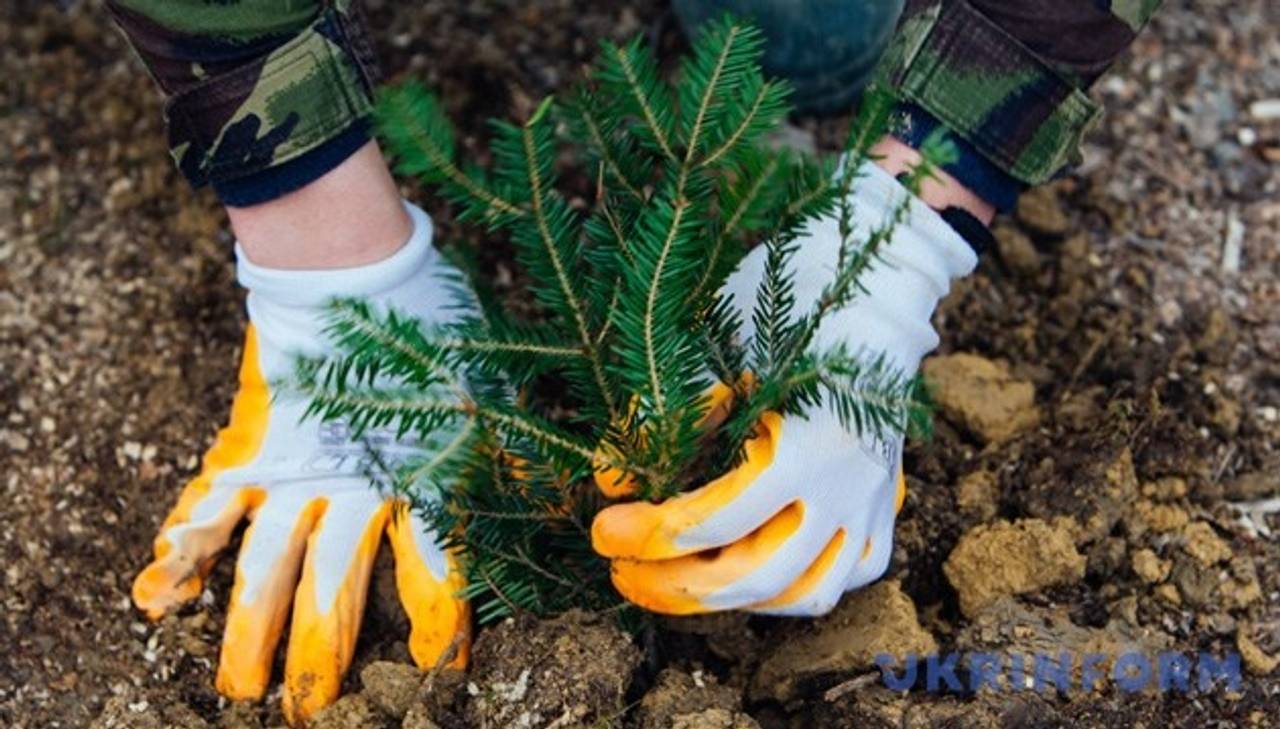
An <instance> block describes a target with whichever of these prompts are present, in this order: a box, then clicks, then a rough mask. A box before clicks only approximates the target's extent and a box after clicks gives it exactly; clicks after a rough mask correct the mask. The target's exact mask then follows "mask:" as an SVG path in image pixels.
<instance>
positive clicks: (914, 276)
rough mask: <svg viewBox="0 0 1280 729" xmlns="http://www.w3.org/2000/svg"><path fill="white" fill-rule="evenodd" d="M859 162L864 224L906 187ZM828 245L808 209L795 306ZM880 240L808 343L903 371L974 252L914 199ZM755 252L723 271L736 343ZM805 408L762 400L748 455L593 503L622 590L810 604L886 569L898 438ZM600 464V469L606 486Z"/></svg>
mask: <svg viewBox="0 0 1280 729" xmlns="http://www.w3.org/2000/svg"><path fill="white" fill-rule="evenodd" d="M860 172H861V174H862V179H860V180H859V181H858V183H857V184H856V186H855V190H854V192H853V193H852V195H853V197H854V200H853V205H854V209H855V212H856V216H857V218H858V222H859V225H860V226H861V232H862V233H864V234H865V232H866V231H867V230H868V229H869V228H875V227H878V226H879V225H880V224H881V223H882V222H884V221H887V220H888V219H889V218H890V216H891V215H892V214H893V211H894V209H895V208H896V206H897V205H898V204H899V203H900V202H901V201H902V200H903V199H905V198H906V197H907V196H910V194H911V193H910V192H909V191H908V190H907V189H906V188H904V187H902V185H900V184H899V183H898V182H897V180H895V179H894V178H893V177H892V176H890V175H889V174H888V173H887V172H885V171H883V170H881V169H880V168H879V167H877V166H875V165H872V164H868V165H866V166H864V168H863V169H862V170H861V171H860ZM839 247H840V236H839V232H838V223H837V220H836V218H835V217H834V216H832V217H830V218H827V219H823V220H820V221H817V222H815V223H814V224H813V225H811V227H810V230H809V231H808V232H807V233H806V235H805V236H804V238H803V239H802V240H801V241H799V245H798V248H799V249H798V251H797V253H796V254H795V256H794V257H793V258H792V261H791V266H792V269H793V270H794V273H795V279H794V280H795V301H796V311H798V312H807V311H809V309H810V308H811V307H812V305H813V304H814V303H815V302H816V301H817V300H818V298H819V296H820V294H821V291H822V289H823V287H824V286H825V285H826V284H827V283H828V282H829V281H830V280H831V277H832V274H833V272H834V270H835V267H836V262H837V256H838V252H839ZM881 250H882V252H883V260H882V261H881V262H879V263H877V264H875V265H874V267H873V268H872V269H871V270H870V271H868V272H867V273H866V274H865V275H864V277H863V279H862V281H863V283H864V285H865V288H866V292H865V293H864V294H862V295H860V296H859V297H858V298H857V299H856V300H855V302H854V303H853V304H852V305H851V306H849V307H847V308H845V309H843V310H841V311H838V312H834V313H833V314H831V315H829V316H828V317H827V318H826V319H825V320H824V323H823V325H822V326H821V327H820V329H819V331H818V333H817V336H816V337H815V340H814V345H815V347H816V348H818V349H825V348H829V347H832V346H834V345H837V344H840V343H843V344H845V345H846V346H847V347H848V349H849V351H850V352H859V351H865V352H867V353H870V354H873V355H874V354H876V353H884V354H885V355H886V357H887V360H888V363H889V364H890V365H892V366H894V367H897V368H899V369H901V370H904V371H907V372H915V371H916V369H917V368H918V367H919V364H920V360H921V358H922V357H923V356H924V355H925V353H927V352H928V351H930V350H931V349H933V348H934V347H936V346H937V344H938V336H937V334H936V333H935V332H934V330H933V327H932V325H931V324H930V317H931V316H932V314H933V310H934V308H935V307H936V306H937V303H938V301H939V299H941V298H942V297H943V296H944V295H946V293H947V291H948V289H949V287H950V282H951V280H952V279H954V278H956V277H959V276H962V275H964V274H967V273H969V272H970V271H971V270H972V269H973V267H974V266H975V265H976V262H977V260H976V256H975V255H974V253H973V250H972V249H971V248H970V246H969V245H968V244H967V243H965V241H964V240H963V239H961V238H960V237H959V236H958V235H957V234H956V232H955V231H954V230H952V229H951V227H950V226H948V225H947V224H946V223H945V222H944V221H943V220H942V219H941V218H940V217H939V216H938V215H937V214H936V213H935V212H934V211H932V210H930V209H929V208H927V207H926V206H925V205H924V204H923V203H921V202H920V201H919V200H916V199H914V198H912V200H911V209H910V213H909V215H908V216H907V219H906V221H905V222H904V223H903V224H901V225H900V226H899V227H898V228H897V230H896V233H895V235H894V237H893V239H892V240H890V241H887V242H886V244H885V246H884V247H883V248H882V249H881ZM765 254H766V251H765V249H764V248H763V247H761V248H758V249H756V250H755V251H753V252H752V253H751V254H749V255H748V256H747V257H746V258H745V259H744V260H743V262H742V264H741V265H740V266H739V268H738V270H737V271H736V272H734V274H733V275H732V276H731V277H730V279H729V281H728V282H727V284H726V289H725V293H726V294H727V295H728V296H730V297H731V298H732V300H733V303H734V306H735V307H736V308H737V309H738V311H739V312H740V313H741V314H743V316H742V321H743V322H745V324H744V331H742V336H743V340H744V341H747V340H749V338H750V337H751V336H752V334H753V331H752V326H751V317H750V311H751V308H752V306H753V305H754V301H755V295H756V290H757V287H758V285H759V283H760V281H761V279H762V278H763V275H764V267H765ZM806 415H807V417H784V416H782V415H780V414H778V413H773V412H770V413H766V414H765V415H764V416H763V417H762V418H761V419H760V421H759V423H758V424H757V429H756V435H755V437H754V438H752V439H751V440H749V441H748V442H747V445H746V458H745V460H744V461H743V462H742V463H741V464H740V465H739V466H737V467H736V468H734V469H733V470H732V471H730V472H728V473H726V474H724V475H723V476H721V477H720V478H717V479H716V480H714V481H712V482H711V483H709V484H707V485H706V486H703V487H702V488H699V489H696V490H693V491H690V492H687V493H684V494H681V495H680V496H677V497H674V498H671V499H668V500H667V501H665V502H662V503H660V504H650V503H647V502H631V503H626V504H619V505H616V506H612V507H609V508H608V509H605V510H604V511H602V512H601V513H600V514H598V515H597V517H596V519H595V522H594V524H593V525H592V531H591V536H592V543H593V545H594V547H595V550H596V551H597V552H598V553H600V554H601V555H602V556H604V557H607V558H610V559H611V560H612V561H613V571H612V574H613V583H614V585H615V586H616V587H617V588H618V591H619V592H621V593H622V595H623V596H624V597H626V598H627V599H628V600H630V601H632V602H634V603H636V604H637V605H639V606H641V607H644V608H647V609H649V610H653V611H656V612H662V613H670V614H677V615H680V614H692V613H702V612H710V611H716V610H731V609H744V610H749V611H752V612H758V613H769V614H777V615H818V614H822V613H825V612H827V611H829V610H830V609H831V608H832V607H833V606H834V605H835V604H836V602H837V601H838V600H839V599H840V596H841V595H842V594H843V593H844V592H846V591H848V590H852V589H855V588H858V587H861V586H863V585H866V584H867V583H869V582H871V581H873V580H875V579H876V578H878V577H879V576H880V575H881V574H883V572H884V571H885V569H886V568H887V567H888V564H889V558H890V556H891V554H892V551H893V549H892V547H893V522H894V518H895V516H896V514H897V510H898V509H899V508H900V507H901V504H902V499H903V496H904V495H905V486H904V482H903V477H902V438H901V437H897V438H894V439H892V440H891V441H890V442H889V443H888V444H887V445H886V444H884V443H880V442H877V441H875V440H873V439H870V438H865V439H863V438H859V437H857V436H854V435H851V434H849V433H848V432H847V431H846V430H845V429H844V428H843V427H842V426H841V424H840V422H839V420H838V419H837V417H836V416H835V414H834V413H833V412H831V411H830V410H829V409H828V408H827V407H826V406H825V405H824V406H819V407H815V408H813V409H812V410H811V411H810V412H808V413H806ZM609 476H610V474H603V475H597V481H598V482H599V483H600V484H601V486H602V487H606V488H608V483H607V482H608V479H609ZM613 476H614V477H615V479H616V474H613Z"/></svg>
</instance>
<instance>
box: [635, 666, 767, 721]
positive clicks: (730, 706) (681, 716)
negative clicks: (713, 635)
mask: <svg viewBox="0 0 1280 729" xmlns="http://www.w3.org/2000/svg"><path fill="white" fill-rule="evenodd" d="M741 712H742V693H741V692H740V691H739V690H738V689H735V688H731V687H729V686H723V685H721V684H720V682H719V681H717V680H716V678H715V676H713V675H711V674H708V673H704V672H702V671H698V672H696V673H694V674H689V673H686V672H684V671H680V670H677V669H674V668H668V669H664V670H663V671H662V673H660V674H658V681H657V684H656V685H655V686H654V687H653V688H652V689H649V692H648V693H647V694H645V696H644V698H643V699H641V700H640V706H639V707H637V709H636V714H635V726H636V727H637V729H669V727H672V726H676V725H681V726H687V727H690V729H692V728H693V727H708V729H710V727H726V729H728V728H730V727H732V728H734V729H737V728H738V727H747V726H756V723H755V720H754V719H751V718H750V717H748V716H746V715H745V714H743V713H741Z"/></svg>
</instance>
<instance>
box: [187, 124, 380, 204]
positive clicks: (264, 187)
mask: <svg viewBox="0 0 1280 729" xmlns="http://www.w3.org/2000/svg"><path fill="white" fill-rule="evenodd" d="M369 139H370V136H369V120H368V119H366V118H360V119H357V120H355V121H354V122H352V123H351V124H350V125H349V126H348V127H347V128H346V129H345V130H343V131H342V132H340V133H338V135H337V136H335V137H334V138H332V139H330V140H328V141H327V142H325V143H323V144H321V145H320V146H319V147H316V148H314V149H309V150H307V151H306V152H304V153H303V154H301V155H299V156H298V157H294V158H293V159H291V160H289V161H287V162H283V163H281V164H278V165H275V166H273V167H268V168H267V169H265V170H260V171H258V172H254V173H252V174H249V175H245V176H243V177H236V178H232V179H227V180H215V181H213V183H212V184H213V190H214V192H216V193H217V194H218V199H219V200H221V201H222V202H223V204H225V205H229V206H231V207H241V208H242V207H247V206H249V205H258V204H260V203H264V202H269V201H271V200H275V199H276V198H278V197H282V196H284V195H287V194H288V193H291V192H293V191H294V190H298V189H301V188H302V187H305V186H306V185H309V184H311V183H312V182H315V181H316V180H318V179H320V177H322V176H323V175H324V174H325V173H327V172H329V171H330V170H332V169H333V168H334V167H337V166H338V165H340V164H342V163H343V162H345V161H346V159H347V158H348V157H350V156H351V155H353V154H355V153H356V150H358V149H360V148H361V147H363V146H364V145H365V143H366V142H368V141H369Z"/></svg>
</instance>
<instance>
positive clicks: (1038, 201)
mask: <svg viewBox="0 0 1280 729" xmlns="http://www.w3.org/2000/svg"><path fill="white" fill-rule="evenodd" d="M1017 215H1018V220H1019V221H1021V222H1022V224H1023V225H1025V226H1027V227H1028V228H1030V229H1031V230H1032V231H1034V232H1035V233H1038V234H1040V235H1044V236H1062V235H1065V234H1066V232H1067V230H1068V228H1069V227H1070V225H1071V222H1070V220H1069V219H1068V218H1067V214H1066V212H1065V211H1064V210H1063V209H1062V198H1061V197H1060V196H1059V194H1058V190H1057V189H1056V188H1055V187H1054V186H1053V185H1041V186H1040V187H1034V188H1032V189H1030V190H1027V191H1026V192H1025V193H1023V194H1022V196H1021V197H1019V198H1018V208H1017Z"/></svg>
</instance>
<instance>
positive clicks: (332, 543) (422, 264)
mask: <svg viewBox="0 0 1280 729" xmlns="http://www.w3.org/2000/svg"><path fill="white" fill-rule="evenodd" d="M406 207H407V208H408V210H409V213H410V216H411V218H412V220H413V225H414V232H413V234H412V236H411V237H410V239H409V241H408V242H407V243H406V244H405V246H404V247H403V248H402V249H401V250H399V251H398V252H396V253H395V254H394V255H392V256H391V257H390V258H388V259H386V260H383V261H380V262H378V263H374V264H372V265H368V266H362V267H358V268H352V269H344V270H325V271H281V270H271V269H266V268H262V267H260V266H256V265H254V264H253V263H251V262H250V261H248V260H247V259H246V258H245V256H244V255H243V252H241V251H237V254H238V257H239V265H238V276H239V280H240V283H241V284H242V285H244V286H245V287H246V288H247V289H248V290H249V296H248V310H249V327H248V331H247V333H246V337H245V346H244V355H243V361H242V363H241V366H240V389H239V391H238V392H237V393H236V396H235V400H234V402H233V404H232V408H231V422H230V424H228V425H227V426H226V427H225V428H223V429H222V430H221V431H220V432H219V433H218V436H217V439H216V440H215V442H214V444H213V447H212V448H210V449H209V451H208V453H207V454H206V455H205V457H204V465H203V468H202V469H201V471H200V474H199V475H198V476H196V477H195V478H194V479H193V480H192V481H191V482H190V483H188V484H187V486H186V488H185V489H184V490H183V492H182V495H181V496H180V497H179V499H178V504H177V506H176V507H174V509H173V511H172V512H171V513H170V514H169V516H168V518H167V519H165V522H164V525H163V526H162V527H161V530H160V533H159V535H158V536H157V537H156V540H155V560H154V561H153V562H152V563H151V564H150V565H148V566H147V568H146V569H144V570H143V571H142V573H141V574H139V575H138V577H137V579H136V580H135V581H134V584H133V600H134V603H135V604H137V606H138V607H139V608H140V609H142V610H143V611H145V612H146V613H147V615H148V616H150V617H151V618H152V619H158V618H159V617H161V616H162V615H163V614H164V613H166V612H168V611H170V610H172V609H174V608H176V607H177V606H179V605H181V604H182V603H184V602H186V601H188V600H191V599H193V598H196V597H198V596H199V595H200V593H201V590H202V586H203V580H204V577H205V576H206V575H207V574H208V572H209V570H210V568H211V567H212V566H213V562H214V560H215V559H216V558H217V556H218V553H219V551H220V550H221V549H222V548H223V547H224V546H226V544H227V542H228V541H229V539H230V537H231V534H232V532H233V531H234V530H235V528H236V526H237V524H238V523H239V522H240V521H241V520H243V519H247V520H249V522H250V524H249V527H248V529H246V530H245V532H244V538H243V541H242V544H241V547H240V556H239V558H238V560H237V563H236V576H235V586H234V587H233V588H232V591H231V604H230V607H229V608H228V611H227V623H226V632H225V634H224V636H223V641H222V653H221V658H220V661H219V665H218V677H217V688H218V691H219V692H221V693H222V694H224V695H226V696H228V697H230V698H232V699H257V698H260V697H262V695H263V693H264V692H265V690H266V688H267V682H268V680H269V679H270V673H271V664H272V660H273V656H274V655H275V649H276V644H277V642H278V641H279V639H280V636H281V633H282V631H283V630H284V625H285V621H286V618H287V617H288V612H289V608H290V604H291V603H292V606H293V615H292V620H291V623H290V625H291V629H290V637H289V648H288V655H287V659H286V661H285V690H284V711H285V715H286V717H287V718H288V719H289V721H290V723H295V722H297V721H305V719H306V718H307V717H309V716H310V715H311V714H312V713H314V712H315V711H317V710H318V709H320V708H322V707H324V706H325V705H327V704H329V703H330V702H332V701H333V700H334V699H335V698H336V697H337V695H338V690H339V686H340V684H341V681H342V676H343V674H344V672H345V671H346V669H347V667H348V666H349V665H350V663H351V657H352V652H353V650H354V648H355V643H356V633H357V631H358V630H359V628H360V620H361V616H362V614H363V612H364V605H365V595H366V592H367V588H368V584H369V575H370V571H371V569H372V567H373V561H374V557H375V556H376V553H377V550H378V547H379V545H380V543H381V541H382V537H383V535H384V534H385V535H386V537H387V540H388V541H389V542H390V544H391V549H392V551H393V553H394V556H395V563H396V586H397V588H398V590H399V593H400V598H401V601H402V603H403V605H404V608H405V611H406V612H407V613H408V615H409V619H410V621H411V623H412V628H411V633H410V636H409V650H410V652H411V653H412V655H413V657H414V659H415V661H416V662H417V663H418V665H419V666H421V667H423V668H429V667H432V666H434V665H435V664H436V663H437V662H438V661H439V660H440V659H441V657H442V656H444V657H445V660H449V661H451V663H453V664H454V665H459V666H460V665H461V664H463V663H465V661H466V657H467V652H468V649H469V634H470V628H469V626H470V615H469V611H468V607H467V605H466V603H465V602H463V601H462V600H460V599H458V598H457V597H456V595H457V593H458V591H459V589H460V588H461V587H462V581H461V578H460V576H459V575H458V573H457V571H456V569H455V568H454V564H453V558H452V556H451V555H450V554H448V553H446V552H445V551H444V550H442V549H441V548H440V546H438V544H437V542H436V536H435V535H433V534H431V533H430V532H428V531H427V528H426V526H425V525H424V524H423V523H422V522H421V520H420V519H419V518H418V517H417V516H416V515H413V514H410V513H408V510H407V509H396V508H395V507H397V506H401V505H400V504H397V503H393V502H392V501H389V500H387V499H386V498H384V497H383V496H381V495H379V494H378V493H377V491H376V490H375V489H374V488H373V487H372V486H371V484H370V480H369V476H368V472H369V471H368V466H369V462H368V460H367V459H368V450H367V448H368V445H369V443H370V442H372V443H373V444H374V445H376V446H377V448H378V451H379V456H380V458H381V459H382V460H383V461H385V462H391V463H394V462H395V461H396V460H397V459H398V458H402V457H404V456H407V455H409V454H410V453H412V452H413V450H412V444H409V443H405V442H403V441H397V440H396V438H395V437H394V434H388V433H386V432H381V431H376V432H366V433H365V434H364V438H363V439H362V440H356V439H353V438H352V434H351V432H350V430H349V428H347V426H346V425H345V424H343V423H341V422H320V421H318V420H317V419H314V418H311V419H306V420H303V413H304V411H305V410H306V407H307V400H306V398H305V397H303V396H301V395H299V394H298V393H296V392H291V393H283V392H277V391H276V390H277V387H276V385H277V383H279V382H281V381H282V380H287V379H288V378H289V377H290V375H291V374H292V373H293V368H294V361H295V357H296V356H297V355H305V356H323V355H327V354H332V346H331V345H330V344H329V343H328V341H327V339H326V336H325V334H324V328H325V318H324V313H325V304H326V303H327V302H328V301H329V300H330V299H332V298H334V297H362V298H365V299H366V300H368V301H370V302H371V303H372V304H374V305H375V306H380V307H394V308H395V309H396V310H397V311H400V312H404V313H406V314H409V315H413V316H416V317H418V318H419V319H420V320H421V321H422V322H423V323H426V324H430V323H440V322H444V321H447V320H448V319H449V318H450V317H451V316H454V315H455V311H456V310H455V309H452V308H451V293H450V290H449V287H450V285H451V284H452V283H453V281H454V280H455V279H454V278H453V277H452V276H451V274H452V273H455V272H456V271H455V269H453V268H452V267H451V266H450V265H449V264H448V263H446V262H445V261H444V259H443V258H442V257H441V256H440V254H439V253H438V252H437V251H436V250H435V248H433V247H432V245H431V232H432V229H431V220H430V218H428V217H427V215H426V213H424V212H422V211H421V210H419V209H418V208H416V207H413V206H409V205H406ZM393 510H394V511H395V512H396V513H394V514H393Z"/></svg>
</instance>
